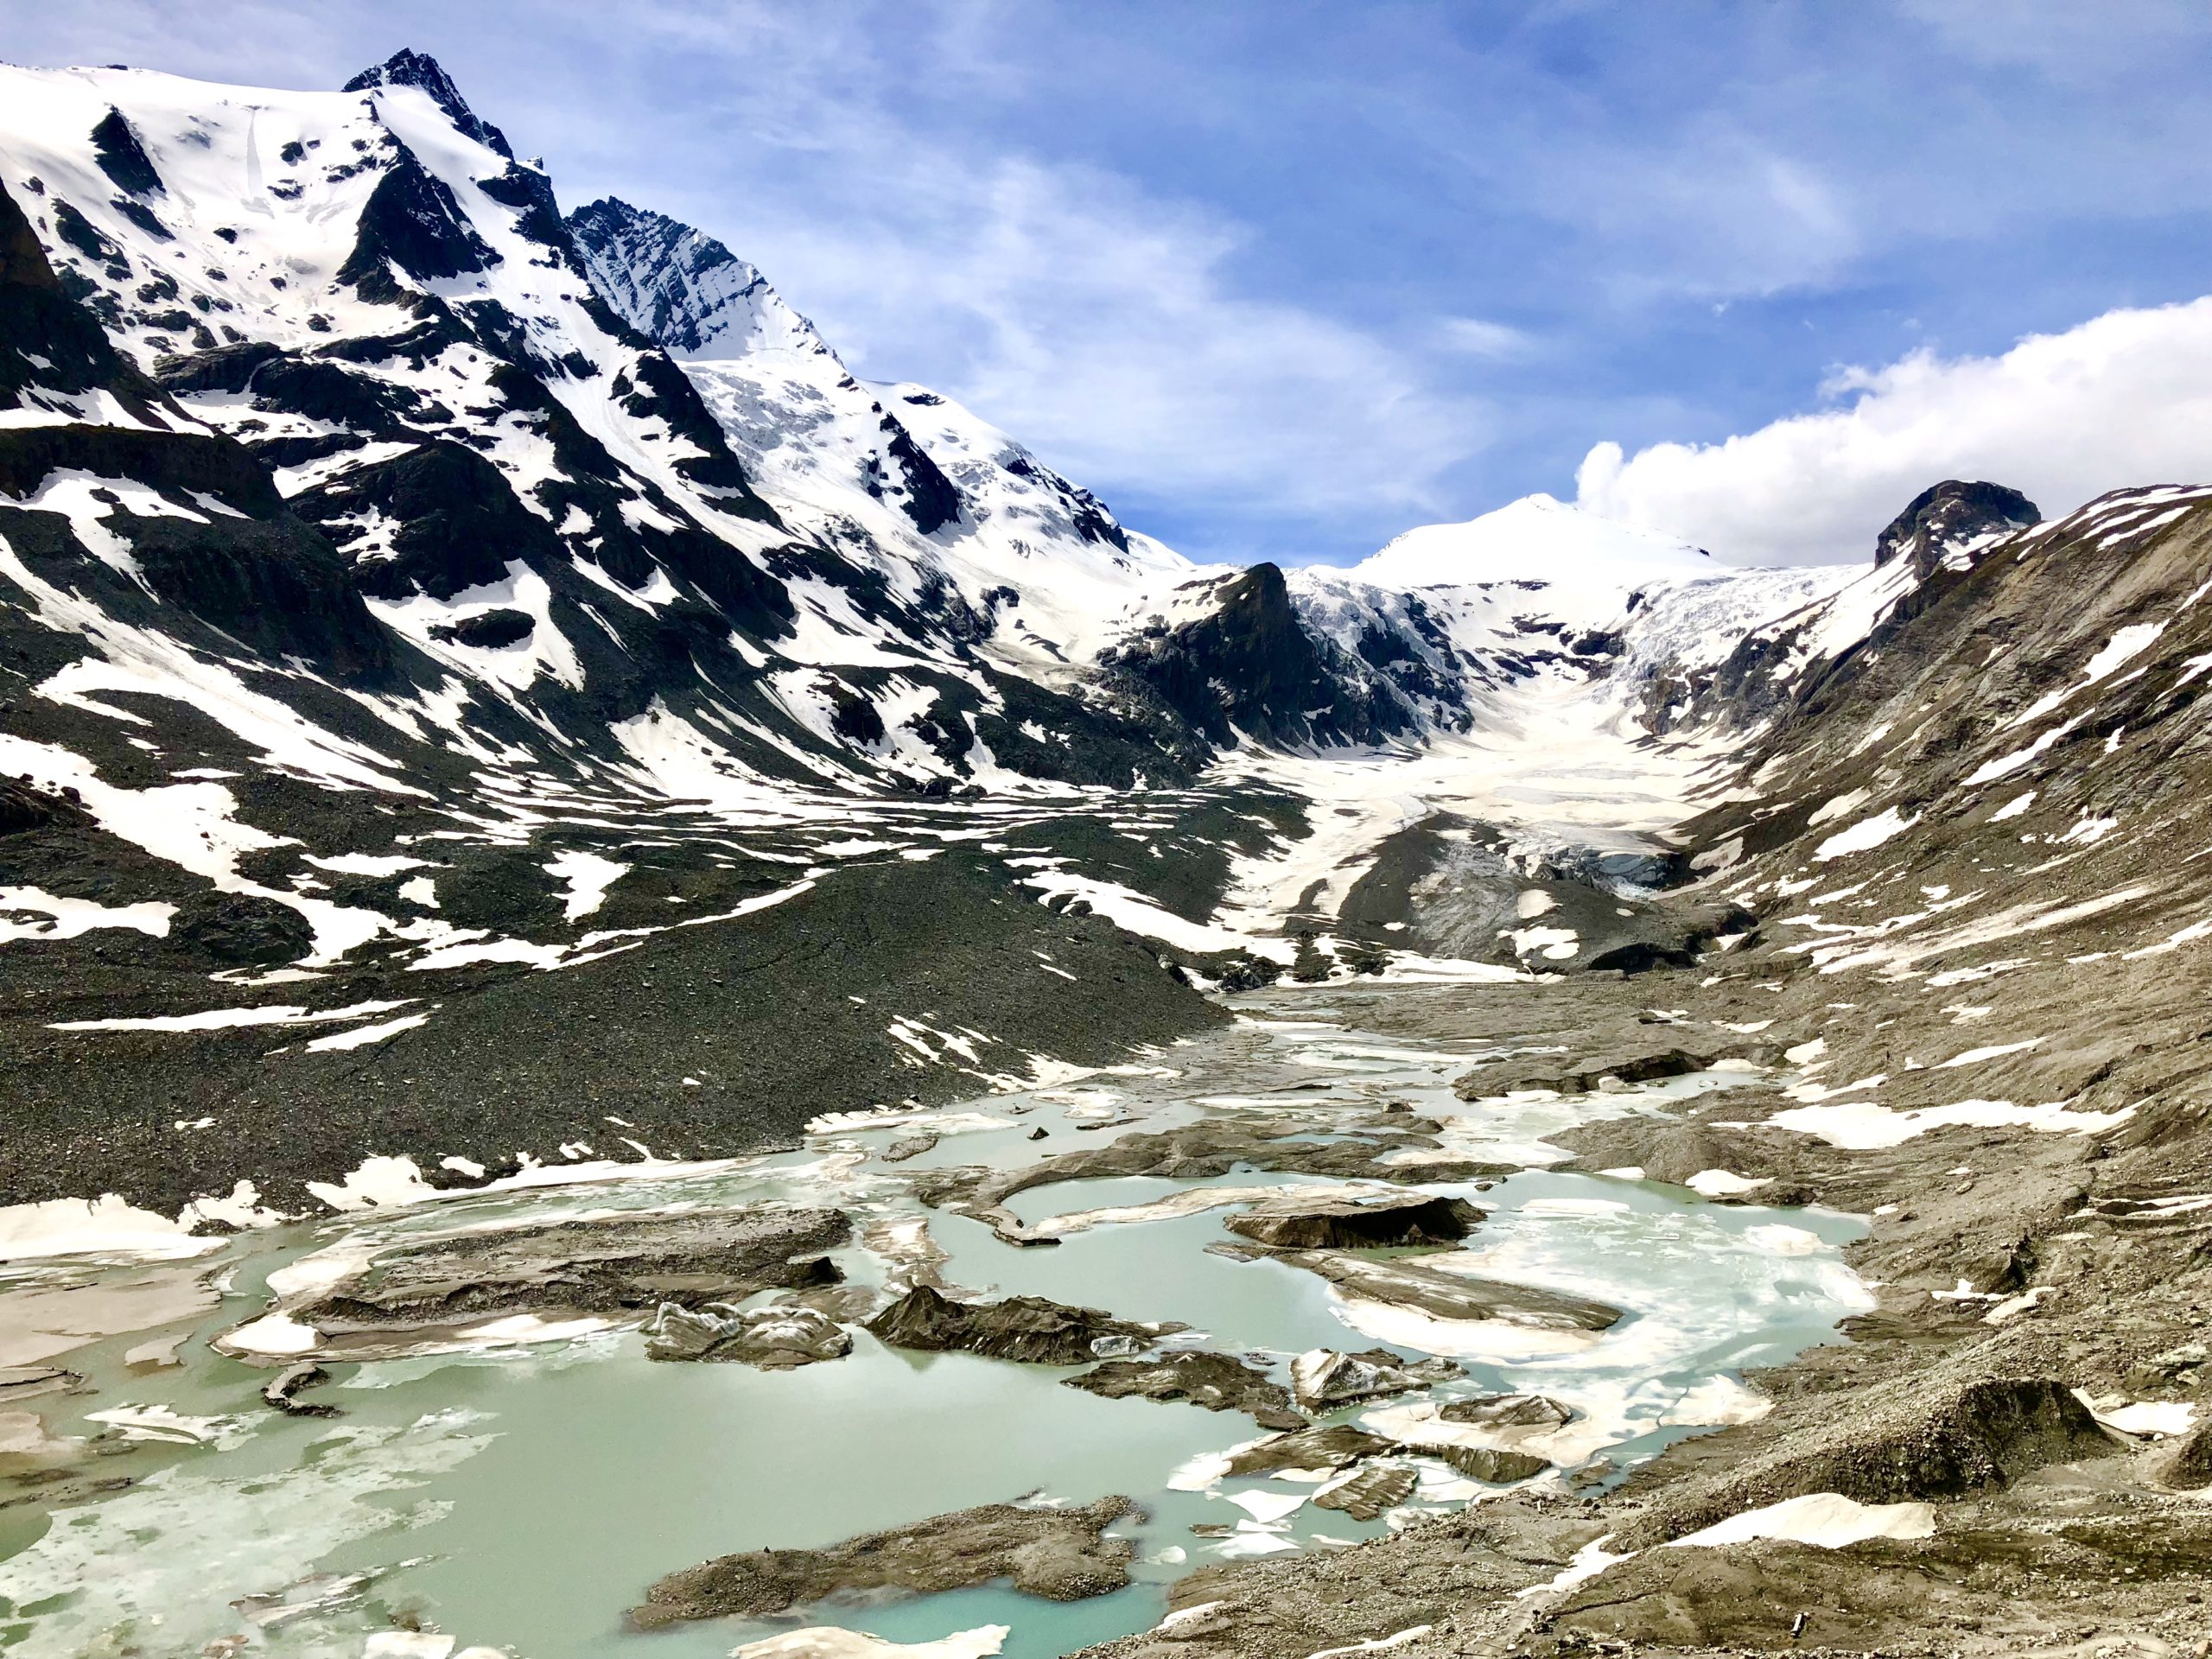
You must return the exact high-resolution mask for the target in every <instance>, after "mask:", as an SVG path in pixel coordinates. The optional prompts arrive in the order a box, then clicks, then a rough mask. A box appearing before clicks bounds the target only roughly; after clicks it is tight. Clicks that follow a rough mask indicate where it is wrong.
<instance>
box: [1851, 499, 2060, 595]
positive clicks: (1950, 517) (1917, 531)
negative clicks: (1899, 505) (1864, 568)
mask: <svg viewBox="0 0 2212 1659" xmlns="http://www.w3.org/2000/svg"><path fill="white" fill-rule="evenodd" d="M2042 518H2043V514H2041V513H2040V512H2037V511H2036V505H2035V503H2034V502H2032V501H2031V500H2029V499H2028V498H2027V497H2026V496H2024V495H2022V494H2021V493H2019V492H2018V490H2012V489H2007V488H2005V486H2003V485H2002V484H1969V483H1965V482H1962V481H1961V480H1958V479H1955V478H1953V479H1946V480H1944V481H1943V482H1942V483H1941V484H1936V485H1932V486H1929V488H1927V489H1924V490H1923V491H1922V492H1921V493H1919V494H1918V495H1916V496H1915V497H1913V498H1912V499H1911V500H1910V501H1909V502H1908V503H1906V504H1905V509H1904V512H1900V513H1899V514H1897V517H1896V518H1892V519H1891V521H1890V523H1889V524H1888V526H1887V527H1886V528H1885V530H1884V531H1882V533H1881V534H1880V535H1879V536H1878V537H1875V540H1874V563H1876V564H1887V563H1889V562H1890V561H1891V559H1894V558H1897V557H1899V556H1903V557H1905V558H1908V559H1910V561H1911V562H1912V566H1913V569H1915V570H1916V571H1917V572H1919V574H1920V575H1922V576H1923V577H1926V576H1930V575H1934V574H1935V573H1936V569H1937V567H1938V566H1940V565H1941V564H1942V562H1943V560H1944V558H1945V556H1947V555H1949V554H1953V553H1955V552H1957V551H1959V550H1961V549H1962V548H1963V547H1964V546H1965V545H1966V544H1967V543H1969V542H1973V541H1976V540H1986V539H1987V538H1990V537H1997V536H2003V535H2007V534H2010V533H2011V532H2012V531H2016V530H2026V529H2028V528H2029V527H2030V526H2031V525H2033V524H2038V523H2040V522H2041V521H2042Z"/></svg>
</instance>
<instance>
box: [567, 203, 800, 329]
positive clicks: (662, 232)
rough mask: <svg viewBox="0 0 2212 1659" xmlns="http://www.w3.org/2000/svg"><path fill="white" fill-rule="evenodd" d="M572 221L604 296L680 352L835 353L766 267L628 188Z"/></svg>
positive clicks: (582, 209) (573, 216)
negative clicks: (642, 201)
mask: <svg viewBox="0 0 2212 1659" xmlns="http://www.w3.org/2000/svg"><path fill="white" fill-rule="evenodd" d="M566 223H567V225H568V226H569V232H570V233H571V234H572V235H573V236H574V237H575V240H576V244H577V245H578V247H579V248H580V249H581V250H582V252H583V255H584V258H585V262H586V264H587V265H588V267H589V269H590V271H591V275H592V280H593V283H594V285H595V286H596V287H597V288H598V289H599V290H600V292H601V295H602V296H604V297H605V298H606V299H607V302H609V303H610V304H612V305H613V307H614V308H615V309H616V310H617V311H619V312H620V313H621V314H622V315H623V316H624V317H625V318H626V320H627V321H629V322H630V323H631V325H632V327H636V328H637V329H639V331H640V332H641V333H643V334H646V335H648V336H650V337H651V338H652V340H655V341H657V342H658V344H659V345H660V346H662V347H663V348H664V349H665V350H667V351H669V352H671V353H674V354H675V355H676V356H677V357H688V358H701V359H714V358H729V357H741V356H743V355H745V354H746V353H749V352H753V351H757V350H760V349H761V348H763V347H767V348H771V349H780V350H785V351H801V352H811V353H820V354H822V355H823V356H827V357H831V358H835V357H836V353H834V352H832V351H830V349H829V346H828V344H827V343H826V342H824V341H823V339H822V336H821V335H820V334H819V333H817V330H816V329H815V327H814V325H813V323H811V322H810V321H808V320H807V319H806V318H804V317H803V316H801V315H799V314H798V312H797V311H795V310H793V309H792V308H791V306H790V304H789V303H788V302H785V299H784V297H783V296H782V295H780V294H779V293H778V292H777V291H776V289H775V288H774V286H773V285H772V284H771V283H769V281H768V279H767V278H766V277H764V276H762V275H761V274H760V268H759V267H758V266H756V265H754V264H752V263H751V262H750V261H749V260H746V259H741V258H740V257H738V256H737V255H736V254H734V253H733V252H731V251H730V250H729V248H728V246H727V245H724V244H723V243H721V241H719V240H717V239H716V238H714V237H711V236H709V235H708V234H707V233H706V232H704V231H702V230H699V229H697V228H696V227H695V226H690V225H686V224H685V223H683V220H681V219H671V218H670V217H669V216H668V215H667V214H666V213H656V212H654V211H653V210H652V208H649V207H632V205H631V204H630V203H628V202H626V201H625V200H622V199H621V198H620V197H619V196H601V198H600V199H599V200H596V201H591V202H587V203H586V204H585V205H584V206H582V207H579V208H577V209H576V210H575V212H574V213H570V214H569V216H568V219H567V220H566Z"/></svg>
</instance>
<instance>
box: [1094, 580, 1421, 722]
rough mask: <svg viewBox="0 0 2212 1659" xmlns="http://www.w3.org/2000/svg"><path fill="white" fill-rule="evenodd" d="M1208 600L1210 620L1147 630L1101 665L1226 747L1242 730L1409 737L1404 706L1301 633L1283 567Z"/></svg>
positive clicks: (1233, 583)
mask: <svg viewBox="0 0 2212 1659" xmlns="http://www.w3.org/2000/svg"><path fill="white" fill-rule="evenodd" d="M1211 597H1212V599H1213V601H1214V604H1213V607H1212V609H1211V611H1210V613H1208V614H1206V615H1205V616H1202V617H1199V618H1197V619H1195V620H1191V621H1186V622H1183V623H1179V624H1178V625H1177V626H1173V627H1168V626H1165V625H1164V624H1163V625H1162V626H1160V628H1159V630H1158V631H1157V632H1154V631H1153V630H1150V629H1147V630H1145V631H1144V632H1141V633H1140V634H1139V635H1138V636H1137V637H1136V638H1135V639H1131V640H1129V641H1128V642H1127V643H1126V644H1124V645H1120V646H1118V647H1116V649H1115V650H1114V651H1113V652H1109V654H1107V655H1106V656H1104V657H1103V658H1101V663H1102V664H1103V666H1105V667H1107V668H1108V669H1109V671H1112V672H1113V673H1115V674H1116V675H1117V676H1119V677H1122V678H1125V679H1127V680H1128V681H1129V682H1131V683H1135V684H1136V685H1139V686H1141V687H1143V688H1144V689H1145V690H1147V691H1148V692H1150V693H1151V694H1152V695H1154V696H1157V697H1158V698H1159V699H1160V701H1161V702H1164V703H1165V704H1166V706H1167V707H1168V708H1169V709H1173V711H1174V713H1175V714H1176V715H1179V717H1180V718H1181V719H1182V720H1183V721H1185V722H1186V723H1187V724H1188V725H1189V726H1190V727H1191V728H1192V729H1193V730H1195V731H1198V732H1200V733H1202V734H1205V737H1206V739H1207V741H1210V742H1211V743H1214V744H1216V745H1217V746H1220V747H1230V746H1231V745H1233V744H1234V742H1235V741H1236V736H1235V734H1236V732H1240V731H1241V732H1245V733H1249V734H1252V735H1254V736H1256V737H1260V738H1263V739H1266V740H1268V741H1274V742H1292V743H1296V742H1323V743H1331V742H1334V743H1371V742H1376V741H1380V740H1382V739H1383V738H1385V737H1387V736H1389V735H1390V734H1392V733H1394V732H1399V731H1403V730H1405V729H1407V728H1408V725H1409V723H1410V722H1409V720H1408V715H1407V713H1406V710H1405V708H1404V705H1403V704H1402V703H1401V702H1399V701H1398V700H1397V699H1396V698H1395V697H1394V696H1390V695H1389V693H1388V692H1387V691H1385V690H1381V689H1380V688H1377V687H1373V686H1363V685H1361V684H1360V683H1358V682H1357V680H1354V679H1352V678H1351V676H1350V672H1349V665H1348V664H1345V663H1344V662H1343V661H1342V660H1341V659H1339V658H1337V657H1336V655H1335V654H1334V652H1333V648H1332V647H1331V646H1330V645H1327V643H1326V642H1325V641H1324V640H1321V639H1316V638H1315V637H1314V636H1313V634H1311V633H1309V632H1307V631H1306V629H1305V628H1304V627H1302V626H1300V623H1299V620H1298V615H1297V613H1296V611H1295V610H1294V608H1293V607H1292V605H1291V602H1290V594H1289V592H1288V590H1287V588H1285V587H1284V585H1283V575H1282V571H1281V569H1280V568H1279V567H1277V566H1275V565H1273V564H1255V565H1253V566H1251V567H1250V568H1249V569H1246V570H1245V571H1243V573H1242V574H1240V575H1236V576H1233V577H1230V578H1228V579H1227V580H1226V581H1224V582H1223V583H1222V584H1221V585H1220V587H1219V588H1218V591H1217V592H1216V593H1215V594H1212V595H1211Z"/></svg>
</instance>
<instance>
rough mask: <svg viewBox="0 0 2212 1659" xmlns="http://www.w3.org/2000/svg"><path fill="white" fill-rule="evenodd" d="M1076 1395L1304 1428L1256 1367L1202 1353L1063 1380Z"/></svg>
mask: <svg viewBox="0 0 2212 1659" xmlns="http://www.w3.org/2000/svg"><path fill="white" fill-rule="evenodd" d="M1061 1380H1062V1381H1063V1382H1065V1383H1066V1384H1067V1386H1068V1387H1070V1388H1071V1389H1082V1390H1083V1391H1084V1393H1086V1394H1096V1395H1103V1396H1104V1397H1105V1398H1107V1399H1109V1400H1125V1399H1128V1398H1130V1397H1131V1396H1133V1395H1134V1396H1137V1397H1141V1398H1143V1399H1146V1400H1162V1401H1183V1402H1187V1403H1189V1404H1191V1405H1193V1406H1203V1407H1205V1408H1206V1409H1207V1410H1208V1411H1242V1412H1249V1414H1251V1416H1252V1419H1253V1421H1255V1422H1257V1423H1258V1424H1259V1425H1260V1427H1262V1428H1282V1429H1293V1428H1301V1427H1304V1426H1305V1422H1306V1420H1305V1419H1304V1418H1303V1417H1301V1416H1300V1415H1299V1414H1297V1413H1296V1412H1294V1411H1293V1410H1292V1409H1291V1408H1290V1395H1288V1394H1287V1393H1286V1392H1284V1390H1283V1387H1282V1385H1281V1383H1276V1382H1274V1381H1272V1380H1270V1379H1269V1377H1268V1374H1267V1373H1266V1372H1265V1371H1263V1370H1259V1369H1258V1368H1257V1367H1256V1366H1252V1365H1248V1364H1246V1363H1244V1362H1243V1360H1241V1359H1236V1358H1235V1357H1231V1356H1230V1355H1228V1354H1209V1353H1204V1352H1199V1351H1184V1352H1180V1353H1173V1354H1160V1355H1157V1356H1155V1357H1149V1358H1144V1359H1115V1360H1109V1361H1108V1362H1107V1363H1105V1364H1103V1365H1101V1366H1099V1367H1097V1368H1096V1370H1088V1371H1085V1372H1084V1373H1083V1375H1082V1376H1070V1377H1064V1378H1062V1379H1061Z"/></svg>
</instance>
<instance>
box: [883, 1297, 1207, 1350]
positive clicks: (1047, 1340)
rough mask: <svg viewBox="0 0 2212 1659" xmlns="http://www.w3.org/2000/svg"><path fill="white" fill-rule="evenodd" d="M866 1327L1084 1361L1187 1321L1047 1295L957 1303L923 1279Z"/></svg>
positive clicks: (892, 1335) (897, 1339) (932, 1342)
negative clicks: (1156, 1320)
mask: <svg viewBox="0 0 2212 1659" xmlns="http://www.w3.org/2000/svg"><path fill="white" fill-rule="evenodd" d="M865 1328H866V1330H867V1331H868V1334H869V1335H871V1336H873V1337H874V1338H876V1340H877V1341H879V1342H881V1343H885V1344H888V1345H889V1346H891V1347H893V1348H910V1349H914V1350H917V1351H920V1352H923V1353H950V1352H953V1351H959V1352H963V1353H970V1354H982V1355H983V1356H985V1357H988V1358H991V1359H1012V1360H1019V1361H1020V1362H1022V1363H1026V1364H1031V1365H1085V1364H1088V1363H1090V1362H1091V1361H1092V1360H1094V1359H1098V1358H1100V1357H1103V1356H1105V1355H1108V1354H1111V1353H1114V1352H1116V1351H1117V1350H1119V1351H1127V1350H1128V1349H1129V1348H1134V1347H1135V1346H1136V1345H1137V1344H1142V1343H1148V1342H1151V1341H1152V1340H1153V1339H1154V1338H1158V1337H1160V1336H1164V1335H1166V1334H1167V1333H1168V1332H1171V1331H1180V1330H1182V1329H1183V1328H1184V1327H1183V1326H1181V1325H1140V1324H1137V1323H1135V1321H1132V1320H1128V1319H1116V1318H1115V1317H1114V1316H1113V1315H1112V1314H1110V1313H1104V1312H1103V1311H1101V1310H1100V1309H1098V1308H1095V1307H1070V1306H1067V1305H1066V1304H1065V1302H1055V1301H1051V1300H1047V1299H1046V1298H1045V1297H1042V1296H1009V1297H1007V1299H1006V1300H1004V1301H998V1302H956V1301H954V1300H951V1299H950V1297H948V1296H946V1295H944V1294H943V1293H942V1292H941V1291H938V1289H936V1288H935V1287H931V1286H929V1285H917V1286H915V1287H914V1288H913V1289H912V1290H910V1291H908V1292H907V1293H906V1294H905V1295H904V1296H902V1297H900V1298H899V1300H897V1301H895V1302H893V1303H892V1304H891V1306H888V1307H887V1308H885V1309H884V1310H883V1312H881V1313H879V1314H877V1315H876V1316H875V1317H874V1319H870V1320H869V1321H868V1324H867V1325H866V1327H865Z"/></svg>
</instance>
